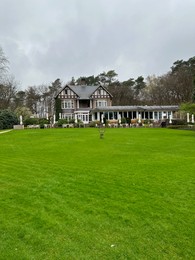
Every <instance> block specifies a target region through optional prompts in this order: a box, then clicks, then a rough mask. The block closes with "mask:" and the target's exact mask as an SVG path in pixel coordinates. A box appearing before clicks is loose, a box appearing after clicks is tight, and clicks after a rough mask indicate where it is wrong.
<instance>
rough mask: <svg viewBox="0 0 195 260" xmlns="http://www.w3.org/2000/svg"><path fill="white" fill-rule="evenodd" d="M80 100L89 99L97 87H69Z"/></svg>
mask: <svg viewBox="0 0 195 260" xmlns="http://www.w3.org/2000/svg"><path fill="white" fill-rule="evenodd" d="M69 87H70V88H71V89H72V90H73V91H74V92H75V93H76V94H77V95H78V96H79V98H80V99H89V98H90V96H91V95H92V94H93V92H94V91H95V90H96V89H97V88H99V86H87V85H76V86H69Z"/></svg>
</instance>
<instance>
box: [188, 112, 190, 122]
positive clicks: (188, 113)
mask: <svg viewBox="0 0 195 260" xmlns="http://www.w3.org/2000/svg"><path fill="white" fill-rule="evenodd" d="M189 122H190V114H189V113H187V123H189Z"/></svg>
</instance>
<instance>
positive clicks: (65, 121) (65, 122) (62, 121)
mask: <svg viewBox="0 0 195 260" xmlns="http://www.w3.org/2000/svg"><path fill="white" fill-rule="evenodd" d="M63 124H68V121H67V119H59V120H58V123H57V125H58V127H62V125H63Z"/></svg>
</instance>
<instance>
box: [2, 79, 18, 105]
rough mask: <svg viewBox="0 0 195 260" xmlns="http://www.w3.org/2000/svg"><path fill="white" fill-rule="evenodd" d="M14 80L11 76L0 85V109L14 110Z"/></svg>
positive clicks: (15, 84)
mask: <svg viewBox="0 0 195 260" xmlns="http://www.w3.org/2000/svg"><path fill="white" fill-rule="evenodd" d="M17 85H18V83H17V82H16V80H15V78H14V77H13V76H12V75H9V76H7V77H6V78H5V77H4V79H3V80H2V81H1V83H0V109H7V108H11V109H15V104H14V99H15V95H16V92H17Z"/></svg>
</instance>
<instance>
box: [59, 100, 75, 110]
mask: <svg viewBox="0 0 195 260" xmlns="http://www.w3.org/2000/svg"><path fill="white" fill-rule="evenodd" d="M61 108H62V109H70V108H74V102H73V100H63V101H62V103H61Z"/></svg>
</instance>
